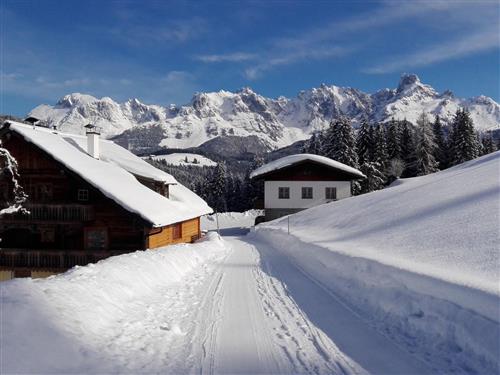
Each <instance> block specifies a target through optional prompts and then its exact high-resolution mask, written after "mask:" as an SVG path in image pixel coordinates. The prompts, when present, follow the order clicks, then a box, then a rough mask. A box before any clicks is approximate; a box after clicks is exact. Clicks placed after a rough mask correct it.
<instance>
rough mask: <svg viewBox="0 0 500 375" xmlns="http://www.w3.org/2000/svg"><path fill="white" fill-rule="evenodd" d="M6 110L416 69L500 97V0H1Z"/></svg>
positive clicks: (392, 77) (356, 78)
mask: <svg viewBox="0 0 500 375" xmlns="http://www.w3.org/2000/svg"><path fill="white" fill-rule="evenodd" d="M0 4H1V19H0V28H1V29H0V39H1V46H0V89H1V95H0V113H9V114H15V115H24V114H25V113H27V112H28V111H29V110H30V109H32V108H33V107H35V106H36V105H38V104H41V103H47V104H53V103H55V102H56V101H57V100H58V99H59V98H60V97H62V96H63V95H65V94H68V93H71V92H82V93H88V94H91V95H94V96H98V97H102V96H110V97H111V98H113V99H115V100H118V101H124V100H126V99H127V98H131V97H137V98H139V99H140V100H141V101H143V102H145V103H148V104H162V105H167V104H170V103H176V104H184V103H186V102H188V101H189V100H190V98H191V96H192V94H193V93H194V92H196V91H215V90H220V89H224V90H237V89H239V88H241V87H244V86H250V87H252V88H253V89H254V90H255V91H257V92H259V93H261V94H263V95H266V96H270V97H277V96H280V95H284V96H295V95H296V94H297V93H298V92H299V91H300V90H303V89H308V88H311V87H315V86H318V85H319V84H321V83H327V84H336V85H339V86H351V87H356V88H359V89H361V90H364V91H366V92H374V91H376V90H378V89H380V88H384V87H390V88H394V87H396V85H397V83H398V80H399V77H400V75H401V73H403V72H411V73H416V74H418V75H419V76H420V78H421V80H422V81H423V82H425V83H429V84H430V85H432V86H433V87H434V88H436V89H437V90H438V91H443V90H445V89H451V90H452V91H453V92H454V93H455V94H456V95H457V96H461V97H469V96H476V95H481V94H484V95H487V96H490V97H492V98H493V99H495V100H496V101H499V97H500V93H499V80H500V73H499V69H500V68H499V67H500V58H499V45H500V40H499V38H500V37H499V32H500V30H499V17H500V10H499V3H498V2H497V1H482V2H481V1H451V0H446V1H441V0H432V1H403V0H401V1H305V0H304V1H246V2H244V1H213V2H210V1H203V2H201V1H147V0H144V1H105V0H101V1H93V0H86V1H71V0H66V1H62V0H61V1H56V0H45V1H26V0H0Z"/></svg>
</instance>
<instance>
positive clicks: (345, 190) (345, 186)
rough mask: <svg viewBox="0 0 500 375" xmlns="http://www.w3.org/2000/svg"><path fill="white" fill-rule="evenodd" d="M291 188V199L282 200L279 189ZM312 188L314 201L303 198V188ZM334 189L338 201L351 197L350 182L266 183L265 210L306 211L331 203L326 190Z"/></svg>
mask: <svg viewBox="0 0 500 375" xmlns="http://www.w3.org/2000/svg"><path fill="white" fill-rule="evenodd" d="M280 187H281V188H283V187H285V188H289V189H290V190H289V191H290V198H289V199H280V198H279V188H280ZM303 187H312V190H313V191H312V199H303V198H302V188H303ZM327 187H333V188H336V190H337V200H339V199H343V198H348V197H350V196H351V182H350V181H265V183H264V208H279V209H287V208H289V209H304V208H310V207H314V206H317V205H319V204H323V203H328V202H331V201H332V200H331V199H326V193H325V190H326V188H327Z"/></svg>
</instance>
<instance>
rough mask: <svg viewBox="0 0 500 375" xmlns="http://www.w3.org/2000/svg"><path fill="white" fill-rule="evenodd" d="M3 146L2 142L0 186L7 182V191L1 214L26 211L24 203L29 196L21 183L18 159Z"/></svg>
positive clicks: (0, 209) (2, 198)
mask: <svg viewBox="0 0 500 375" xmlns="http://www.w3.org/2000/svg"><path fill="white" fill-rule="evenodd" d="M1 146H2V144H1V143H0V163H1V173H0V186H1V185H4V184H5V185H6V186H7V191H4V192H3V194H2V196H1V205H0V216H2V215H5V214H12V213H16V212H26V209H25V208H24V207H23V203H24V202H26V199H27V198H28V196H27V195H26V193H25V192H24V189H23V187H22V186H21V185H20V184H19V173H18V166H17V161H16V159H15V158H14V157H13V156H12V155H11V154H10V152H9V151H8V150H7V149H6V148H3V147H1Z"/></svg>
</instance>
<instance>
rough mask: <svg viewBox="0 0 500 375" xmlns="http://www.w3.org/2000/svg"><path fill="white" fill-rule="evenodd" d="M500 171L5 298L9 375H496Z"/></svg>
mask: <svg viewBox="0 0 500 375" xmlns="http://www.w3.org/2000/svg"><path fill="white" fill-rule="evenodd" d="M499 168H500V152H499V153H496V154H492V155H488V156H485V157H483V158H480V159H477V160H474V161H471V162H468V163H465V164H463V165H461V166H458V167H455V168H452V169H449V170H447V171H443V172H439V173H436V174H433V175H429V176H425V177H419V178H414V179H409V180H404V181H400V182H398V183H397V184H395V185H394V186H392V187H390V188H388V189H385V190H383V191H379V192H375V193H371V194H367V195H363V196H360V197H354V198H349V199H345V200H342V201H338V202H334V203H331V204H327V205H323V206H318V207H316V208H313V209H310V210H307V211H303V212H301V213H298V214H295V215H293V216H291V219H290V228H291V233H290V234H288V233H287V231H286V229H287V220H286V219H281V220H276V221H274V222H270V223H266V224H261V225H259V226H258V227H257V228H256V229H255V230H252V231H251V233H250V234H249V235H246V236H243V235H242V234H244V233H245V232H246V231H247V230H248V228H249V227H251V226H252V224H253V221H254V219H255V217H256V216H257V215H259V214H260V213H261V212H260V211H249V212H246V213H223V214H220V215H219V227H220V228H221V229H222V230H221V233H222V234H223V235H224V236H225V237H223V238H222V239H221V238H219V237H218V236H217V235H216V234H215V233H208V235H207V236H206V237H205V238H204V239H203V240H202V241H200V242H198V243H195V244H183V245H175V246H171V247H166V248H163V249H160V250H156V251H145V252H136V253H132V254H126V255H122V256H118V257H113V258H110V259H107V260H104V261H101V262H99V263H97V264H95V265H89V266H86V267H77V268H75V269H72V270H70V271H68V272H67V273H65V274H63V275H59V276H54V277H50V278H48V279H43V280H41V279H37V280H32V279H18V280H13V281H7V282H3V283H0V289H1V301H0V303H1V305H0V306H1V308H2V310H1V311H2V316H1V327H0V328H1V337H0V341H1V342H0V344H1V345H0V354H1V355H0V373H2V374H3V373H36V374H42V373H43V374H45V373H85V374H96V373H116V372H119V373H134V374H136V373H148V374H149V373H162V374H165V373H168V374H170V373H172V374H195V373H196V374H234V373H247V374H271V373H272V374H275V373H276V374H277V373H279V374H339V375H340V374H365V373H375V374H397V375H401V374H405V375H406V374H488V375H489V374H497V373H499V370H500V369H499V359H498V358H499V356H498V354H499V352H500V347H499V343H500V310H499V306H500V292H499V288H498V280H499V272H500V271H499V268H498V266H499V253H498V243H499V227H498V223H499V211H500V210H499V208H500V207H499V204H500V203H499V192H500V189H499V187H500V179H499ZM202 227H203V229H205V230H210V231H213V230H214V229H215V228H216V220H215V218H214V215H212V216H208V217H205V218H204V219H203V222H202Z"/></svg>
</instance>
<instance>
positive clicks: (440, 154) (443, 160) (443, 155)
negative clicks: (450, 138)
mask: <svg viewBox="0 0 500 375" xmlns="http://www.w3.org/2000/svg"><path fill="white" fill-rule="evenodd" d="M432 131H433V133H434V141H435V142H436V148H435V152H434V158H435V159H436V161H437V162H438V166H439V169H441V170H443V169H446V168H448V145H447V143H446V138H445V136H444V131H443V126H442V125H441V119H440V118H439V116H438V115H436V118H435V120H434V124H433V125H432Z"/></svg>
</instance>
